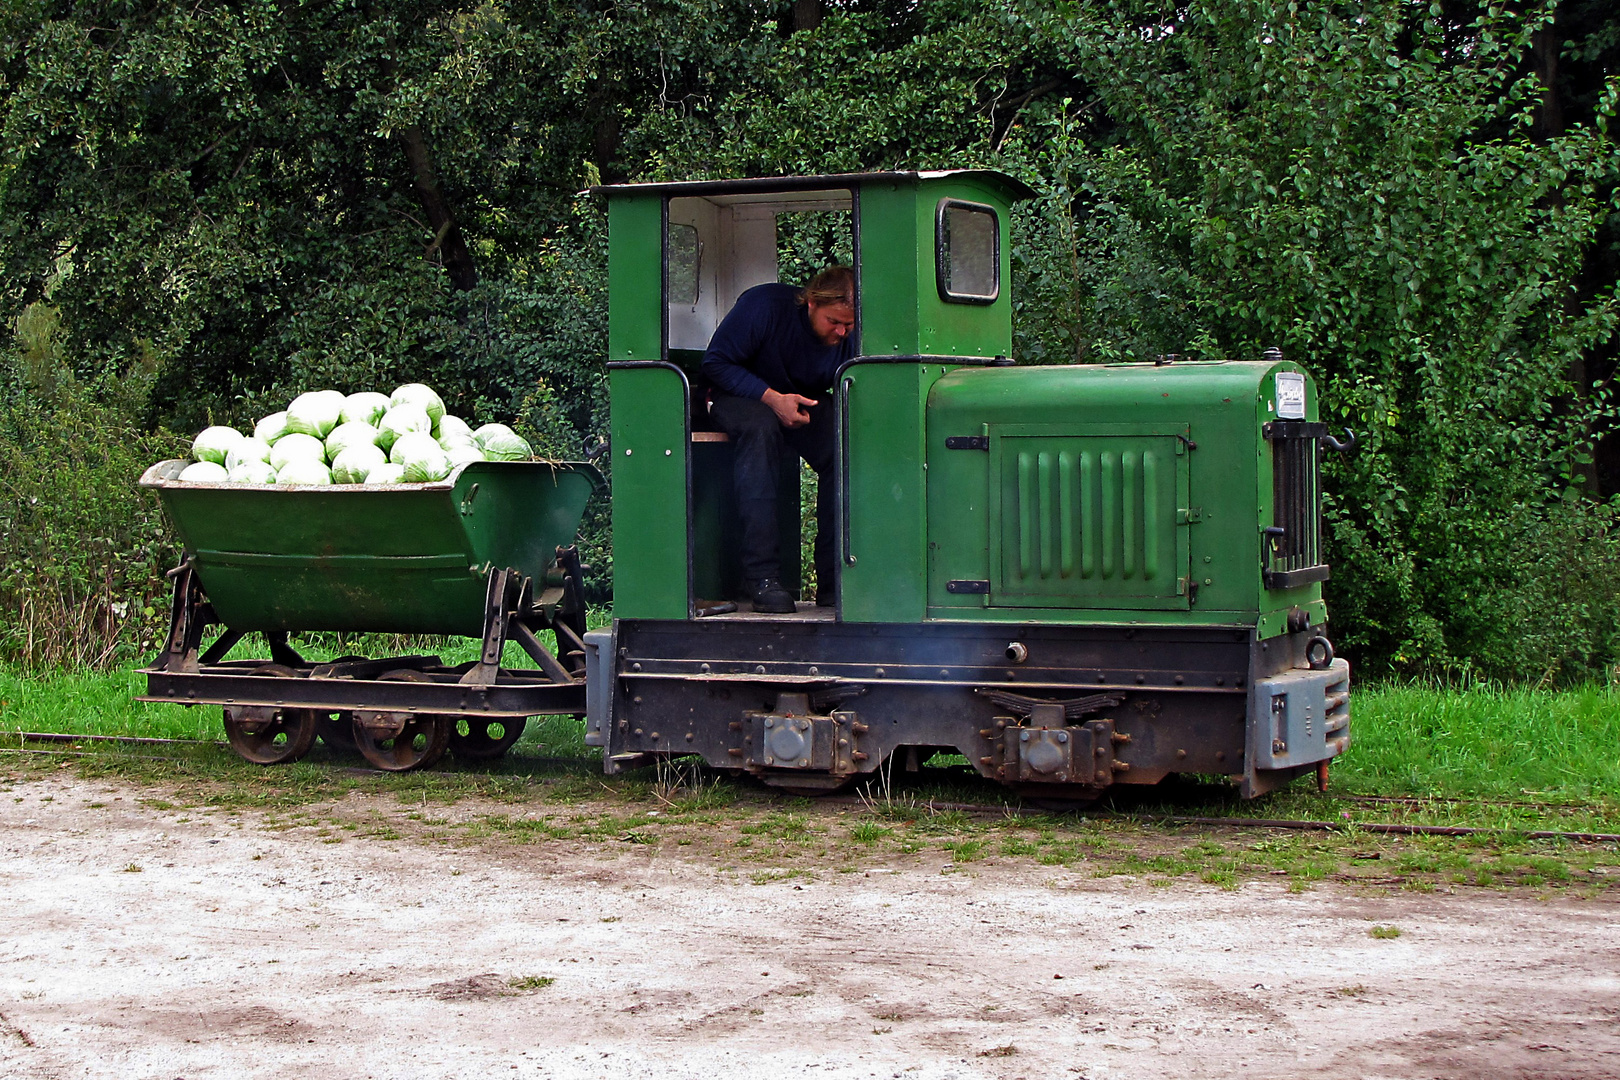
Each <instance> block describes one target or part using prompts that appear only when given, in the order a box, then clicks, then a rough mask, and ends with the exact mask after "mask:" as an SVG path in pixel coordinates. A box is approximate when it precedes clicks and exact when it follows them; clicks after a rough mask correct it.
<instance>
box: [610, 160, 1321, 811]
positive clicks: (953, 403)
mask: <svg viewBox="0 0 1620 1080" xmlns="http://www.w3.org/2000/svg"><path fill="white" fill-rule="evenodd" d="M597 190H598V191H599V192H600V193H602V194H604V195H605V196H606V198H607V200H608V211H609V224H610V243H609V280H610V290H611V292H610V324H609V349H610V357H609V363H608V369H609V375H610V380H611V393H612V437H611V440H610V446H611V451H610V452H611V455H612V459H611V460H612V470H611V473H612V487H613V533H614V616H615V619H614V623H613V626H612V627H611V629H606V630H600V631H595V632H593V633H590V634H588V635H586V639H585V643H586V667H587V685H588V692H587V698H588V715H587V741H588V742H589V743H591V744H592V745H596V746H601V747H602V748H603V754H604V759H605V767H606V769H607V771H608V772H610V773H612V772H617V771H619V770H622V769H625V768H631V767H636V766H639V765H643V764H646V763H648V762H649V761H652V760H654V759H657V758H660V757H681V756H686V755H697V756H699V757H701V758H702V759H703V760H704V761H705V762H707V763H708V764H709V765H710V766H713V767H715V768H720V769H730V770H739V771H746V772H747V773H750V774H752V775H754V776H756V777H757V778H759V779H760V780H761V781H763V782H764V783H767V784H770V785H773V786H776V787H780V788H784V789H788V790H793V791H800V792H818V791H830V790H834V789H836V788H838V787H840V786H842V785H844V784H846V783H847V782H849V781H851V780H853V779H855V778H858V777H860V776H862V775H865V774H871V773H873V772H874V771H875V770H877V769H879V768H880V767H881V766H882V765H883V763H885V762H891V761H892V762H899V763H900V765H901V767H903V768H904V767H910V768H915V767H916V765H917V763H918V762H920V761H922V760H926V759H927V758H928V757H930V756H931V755H932V754H933V753H935V752H938V751H944V752H947V753H957V754H961V755H963V756H964V757H966V759H967V760H968V761H969V762H970V763H972V764H973V766H974V767H975V768H976V769H977V770H978V771H979V772H980V773H981V774H982V775H984V776H986V777H989V778H991V779H994V780H997V781H1000V782H1001V783H1004V784H1007V785H1008V786H1010V787H1013V788H1015V789H1016V790H1018V791H1020V792H1022V793H1025V794H1029V795H1033V796H1037V797H1048V798H1056V799H1076V800H1084V799H1090V798H1095V797H1096V796H1098V795H1099V794H1100V793H1101V792H1103V791H1104V790H1105V789H1107V788H1108V787H1110V786H1111V785H1113V784H1120V783H1125V784H1151V783H1155V782H1157V781H1159V780H1161V779H1162V778H1164V777H1165V776H1167V775H1168V774H1171V773H1182V772H1191V773H1205V774H1228V775H1231V776H1234V777H1240V778H1241V781H1242V790H1243V794H1244V795H1245V796H1254V795H1258V794H1261V793H1263V792H1266V791H1270V790H1272V789H1274V788H1276V787H1278V786H1279V785H1281V784H1284V783H1286V782H1288V781H1289V780H1290V779H1292V778H1294V777H1296V776H1298V775H1300V774H1301V773H1304V772H1307V771H1319V772H1320V773H1321V775H1322V776H1323V777H1324V778H1325V774H1326V767H1327V763H1328V762H1329V761H1330V760H1331V759H1332V758H1333V757H1334V756H1335V755H1337V754H1339V753H1342V752H1343V751H1344V749H1345V747H1346V746H1347V745H1348V741H1349V667H1348V665H1347V664H1346V662H1345V661H1344V660H1342V659H1335V658H1334V656H1333V649H1332V646H1331V644H1330V643H1329V641H1328V639H1327V637H1326V635H1325V624H1326V621H1327V611H1326V607H1325V606H1324V604H1323V602H1322V595H1321V582H1322V581H1324V580H1326V578H1327V576H1328V568H1327V566H1326V565H1325V564H1324V563H1323V562H1322V559H1321V530H1320V513H1319V504H1320V488H1319V484H1318V471H1317V455H1318V450H1319V447H1321V446H1323V445H1327V446H1330V447H1342V444H1340V443H1338V442H1336V441H1335V440H1333V439H1331V438H1330V437H1329V436H1328V435H1327V431H1326V428H1325V426H1324V425H1323V424H1321V423H1320V422H1319V421H1318V419H1317V401H1316V393H1315V388H1314V386H1313V384H1312V382H1311V379H1310V377H1309V375H1308V374H1307V373H1306V372H1305V371H1304V370H1303V369H1302V368H1300V367H1299V366H1298V365H1296V364H1293V363H1290V362H1287V361H1285V360H1283V359H1282V357H1281V356H1280V355H1278V354H1275V353H1271V354H1268V356H1267V357H1265V358H1263V359H1260V360H1255V361H1244V362H1231V361H1222V362H1174V363H1168V362H1160V363H1148V364H1120V365H1108V366H1080V367H1076V366H1065V367H1057V366H1053V367H1019V366H1017V365H1016V364H1014V363H1013V362H1012V361H1011V360H1010V359H1009V354H1010V353H1011V338H1012V320H1011V313H1012V302H1011V296H1010V294H1009V288H1008V267H1009V257H1008V237H1007V228H1008V217H1009V210H1010V207H1011V204H1012V203H1013V202H1014V201H1015V200H1017V199H1019V198H1022V197H1025V196H1027V195H1028V194H1030V193H1029V192H1028V190H1027V189H1026V188H1025V187H1024V186H1023V185H1022V184H1020V183H1018V182H1017V181H1015V180H1013V179H1012V178H1010V177H1007V176H1004V175H1002V174H999V173H995V172H990V171H985V170H959V171H949V172H931V173H919V172H883V173H861V174H850V175H839V176H814V177H787V178H779V179H753V180H734V181H700V182H687V183H664V184H632V185H615V186H609V187H604V188H600V189H597ZM827 212H833V213H834V214H836V215H839V218H838V219H839V220H842V221H845V222H847V227H848V229H849V231H850V236H849V249H850V250H852V251H853V254H854V260H853V261H854V268H855V271H856V277H857V289H858V303H857V311H858V328H857V335H858V336H857V341H856V347H855V353H856V358H855V359H853V360H852V361H850V362H849V363H848V364H847V365H845V366H844V367H843V369H842V371H841V372H840V373H839V376H838V380H837V386H836V399H835V400H836V403H837V409H838V436H837V439H838V447H837V450H838V463H837V470H838V478H839V481H840V482H839V484H838V485H837V487H838V489H839V499H840V502H839V507H838V527H839V536H838V574H837V581H836V582H835V583H831V584H834V585H835V587H836V597H837V603H836V607H831V608H829V607H816V606H813V605H810V604H801V605H799V611H798V612H797V613H796V614H790V615H771V616H766V615H759V614H754V613H751V612H749V611H748V610H746V608H747V605H746V604H742V605H741V607H742V608H743V610H737V607H738V605H735V604H732V603H730V602H728V601H729V600H730V599H731V598H732V597H735V596H737V595H738V594H739V583H740V570H739V567H738V565H737V553H736V545H735V542H734V538H735V535H736V532H737V528H738V525H737V521H736V506H735V497H734V495H733V494H732V492H731V483H732V482H731V464H730V453H729V452H730V447H729V445H728V444H727V440H726V436H725V435H724V434H722V433H720V432H718V431H715V430H708V429H709V428H711V427H712V426H713V425H711V424H709V423H707V422H706V421H707V417H706V416H705V415H704V410H703V408H702V405H701V402H702V400H703V394H702V390H703V387H702V376H701V370H700V367H699V361H700V360H701V357H702V350H703V348H704V345H705V344H706V342H707V340H708V337H709V335H710V334H712V332H713V331H714V329H715V327H716V326H717V325H718V322H719V320H720V319H721V318H722V317H723V316H724V315H725V313H726V311H727V310H728V309H729V307H730V305H731V304H732V303H733V302H734V301H735V300H736V298H737V296H738V295H739V294H740V293H741V292H742V291H743V290H744V289H745V288H747V287H748V286H750V285H753V284H757V283H759V282H763V281H774V280H776V278H777V272H778V271H777V229H776V222H777V220H778V218H779V216H780V215H784V214H804V213H823V214H825V213H827ZM795 464H796V463H795ZM787 479H788V480H789V482H790V483H792V484H795V485H796V484H797V474H796V473H795V474H794V475H793V476H792V477H789V478H787ZM790 490H791V489H790ZM782 502H783V503H784V504H786V505H787V506H788V509H789V510H791V511H792V514H791V517H792V521H791V524H792V525H793V527H791V528H787V529H784V530H782V532H783V536H784V540H783V551H782V563H783V566H784V568H785V574H784V576H785V577H786V578H787V579H788V582H789V584H790V585H792V584H793V583H794V580H793V579H794V578H795V576H796V573H797V569H796V568H797V567H798V563H799V557H798V545H799V539H798V537H799V529H798V528H797V507H798V504H797V501H796V500H793V499H784V500H782ZM818 584H819V585H820V586H821V587H822V588H825V587H826V586H827V585H828V584H829V583H827V582H821V583H818Z"/></svg>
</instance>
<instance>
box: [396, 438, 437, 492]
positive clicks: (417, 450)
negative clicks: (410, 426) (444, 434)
mask: <svg viewBox="0 0 1620 1080" xmlns="http://www.w3.org/2000/svg"><path fill="white" fill-rule="evenodd" d="M407 441H414V440H410V439H409V438H406V439H401V440H400V442H407ZM395 445H398V444H397V443H396V444H395ZM400 464H401V465H402V466H404V468H405V472H404V474H403V475H402V476H401V479H403V480H404V481H405V482H406V483H407V484H430V483H432V482H433V481H435V480H443V479H444V478H445V477H447V476H449V475H450V456H449V455H448V454H446V453H445V452H444V451H443V450H441V449H439V444H438V443H436V442H433V441H432V440H431V439H430V440H429V441H428V442H427V443H426V444H421V443H417V444H415V445H413V446H412V447H411V448H410V452H409V454H408V455H407V456H406V458H405V460H403V461H401V462H400Z"/></svg>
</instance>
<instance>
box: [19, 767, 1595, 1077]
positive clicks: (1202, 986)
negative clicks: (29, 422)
mask: <svg viewBox="0 0 1620 1080" xmlns="http://www.w3.org/2000/svg"><path fill="white" fill-rule="evenodd" d="M150 794H151V792H150V791H147V790H143V789H136V788H133V787H127V788H126V787H123V786H120V785H119V784H117V783H111V782H108V781H83V780H78V779H74V778H71V777H67V776H57V777H50V778H44V779H28V780H22V781H18V782H16V783H15V784H14V785H13V790H12V791H10V792H9V793H8V794H5V795H3V796H0V800H3V801H0V852H3V856H0V905H3V909H0V910H3V919H4V922H3V923H0V925H3V927H4V931H3V934H0V1075H4V1076H6V1077H18V1078H25V1077H26V1078H34V1077H40V1078H45V1077H61V1078H68V1077H75V1078H77V1077H117V1078H119V1080H133V1078H147V1077H151V1078H162V1080H173V1078H177V1077H179V1078H184V1080H199V1078H203V1077H219V1078H233V1080H234V1078H241V1077H260V1076H263V1077H272V1076H273V1077H276V1078H278V1080H281V1078H302V1077H344V1078H351V1077H352V1078H359V1077H375V1078H379V1080H381V1078H385V1077H386V1078H390V1080H392V1078H401V1080H403V1078H418V1077H420V1078H439V1077H468V1078H473V1077H477V1078H489V1077H503V1076H512V1077H523V1078H529V1077H545V1078H548V1080H550V1078H558V1080H572V1078H576V1077H579V1078H584V1077H592V1078H594V1077H613V1078H615V1080H636V1078H642V1077H646V1078H653V1077H657V1078H660V1080H675V1078H687V1077H690V1078H694V1080H695V1078H700V1077H701V1078H703V1080H731V1078H742V1077H749V1078H753V1077H778V1076H794V1077H814V1078H821V1080H834V1078H845V1077H848V1078H854V1077H886V1078H892V1077H900V1078H915V1080H945V1078H950V1077H955V1078H958V1080H969V1078H980V1077H985V1078H990V1077H994V1078H1013V1077H1025V1078H1028V1080H1061V1078H1086V1080H1104V1078H1114V1077H1144V1078H1145V1077H1154V1078H1160V1077H1197V1078H1200V1080H1207V1078H1216V1077H1228V1076H1241V1077H1253V1078H1261V1077H1290V1078H1292V1077H1298V1076H1301V1075H1311V1076H1314V1077H1322V1078H1337V1077H1345V1078H1356V1080H1362V1078H1377V1077H1392V1078H1402V1080H1406V1078H1413V1077H1481V1076H1490V1077H1614V1076H1617V1075H1620V1023H1617V1021H1620V931H1617V928H1616V914H1617V911H1620V908H1617V905H1616V903H1615V902H1614V901H1612V900H1608V899H1596V900H1585V901H1583V900H1556V901H1538V900H1534V899H1530V898H1527V897H1523V896H1506V895H1499V894H1494V893H1490V892H1486V891H1483V890H1467V891H1463V892H1459V893H1458V894H1455V895H1443V894H1397V895H1388V896H1385V895H1374V894H1370V893H1367V894H1363V893H1353V892H1348V891H1345V890H1341V889H1338V888H1334V887H1323V888H1318V889H1316V890H1315V891H1312V892H1309V893H1304V894H1290V893H1288V892H1286V891H1285V890H1284V888H1283V887H1282V886H1280V885H1274V884H1272V883H1270V882H1263V883H1258V884H1248V885H1245V886H1243V887H1242V888H1240V889H1237V890H1236V891H1221V890H1218V889H1213V888H1208V887H1205V886H1201V885H1187V884H1177V885H1175V886H1173V887H1169V888H1150V887H1148V886H1146V885H1144V884H1142V883H1139V882H1135V881H1132V880H1129V879H1119V878H1109V879H1102V880H1099V879H1095V878H1091V877H1088V876H1086V875H1084V874H1083V873H1077V872H1075V871H1073V870H1067V869H1063V868H1049V867H1040V866H1033V865H1032V866H1029V867H1027V868H1025V869H1019V870H1006V869H1004V868H1002V867H993V868H992V867H986V868H982V869H980V870H978V871H976V872H973V873H967V872H962V871H961V869H960V868H955V869H950V868H944V867H942V865H941V864H938V863H936V864H932V865H926V866H922V867H916V866H908V867H907V868H903V869H891V870H887V871H885V870H883V869H876V870H872V871H870V872H859V873H850V874H823V875H821V876H820V877H818V878H796V879H787V880H782V881H777V882H772V883H769V884H765V885H758V884H754V883H752V882H751V881H750V880H749V879H748V877H747V875H746V874H738V873H736V872H730V871H727V870H725V869H724V868H722V867H720V866H718V865H717V864H715V863H713V862H711V861H708V860H707V859H705V858H702V857H694V858H691V859H685V858H683V857H681V856H680V855H678V854H672V853H671V852H669V851H662V850H660V849H658V848H653V847H639V846H632V845H626V849H625V851H624V853H623V854H622V855H620V856H619V857H618V858H606V857H604V855H603V852H602V850H601V848H600V847H599V846H598V847H596V848H587V847H584V846H571V845H569V844H562V843H559V844H552V845H545V846H537V847H523V846H517V845H513V844H510V843H504V842H501V841H489V842H482V843H473V844H463V845H461V846H448V845H434V844H426V843H419V842H414V841H413V840H412V839H410V838H409V837H407V838H405V839H403V840H394V841H383V840H372V839H364V838H355V837H353V836H352V835H351V836H350V838H349V839H347V840H345V841H344V842H343V843H328V842H325V841H326V840H330V839H333V838H332V837H326V838H322V837H319V836H317V835H314V833H313V831H312V830H293V831H271V830H265V829H262V828H260V827H258V826H259V825H260V823H261V821H262V819H261V818H259V817H258V816H256V815H255V814H253V813H243V814H241V815H239V816H229V815H223V814H204V815H201V816H197V817H194V818H193V819H192V820H189V821H186V822H183V823H177V821H176V814H175V813H174V812H160V811H158V810H153V809H147V808H144V807H143V805H142V803H141V801H140V800H141V799H142V798H143V797H146V796H149V795H150ZM47 799H48V800H49V801H46V800H47ZM93 803H95V804H101V805H99V806H92V805H91V804H93ZM133 867H139V871H138V872H137V871H135V870H134V869H132V868H133ZM942 869H949V872H942ZM1375 925H1379V926H1390V925H1393V926H1397V927H1399V928H1400V930H1401V934H1400V936H1399V937H1398V938H1394V939H1377V938H1373V937H1372V936H1370V934H1369V931H1370V929H1371V928H1372V927H1373V926H1375ZM546 979H550V980H554V981H552V982H550V983H549V984H545V985H540V984H541V983H542V982H543V981H544V980H546Z"/></svg>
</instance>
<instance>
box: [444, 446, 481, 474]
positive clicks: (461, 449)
mask: <svg viewBox="0 0 1620 1080" xmlns="http://www.w3.org/2000/svg"><path fill="white" fill-rule="evenodd" d="M444 453H445V456H446V457H447V458H449V459H450V467H451V468H452V469H453V468H455V467H456V466H457V465H466V464H468V463H469V462H473V461H484V460H486V459H485V457H484V452H483V451H482V450H480V449H478V447H477V446H475V445H474V444H473V443H471V442H465V443H456V444H454V445H452V446H446V447H445V448H444Z"/></svg>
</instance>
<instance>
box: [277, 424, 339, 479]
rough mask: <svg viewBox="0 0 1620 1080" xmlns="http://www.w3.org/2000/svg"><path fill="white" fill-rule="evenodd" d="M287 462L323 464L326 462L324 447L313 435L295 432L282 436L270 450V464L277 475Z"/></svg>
mask: <svg viewBox="0 0 1620 1080" xmlns="http://www.w3.org/2000/svg"><path fill="white" fill-rule="evenodd" d="M289 461H313V462H315V463H316V464H323V463H324V462H325V461H326V447H325V446H323V445H322V444H321V440H319V439H317V438H316V437H315V436H313V435H303V434H300V433H296V432H295V433H293V434H291V435H283V436H282V437H281V438H279V439H277V440H276V445H274V446H272V447H271V448H270V464H271V466H272V467H274V469H275V470H276V472H278V473H279V472H280V471H281V470H282V468H283V467H284V466H285V465H286V464H287V462H289Z"/></svg>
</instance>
